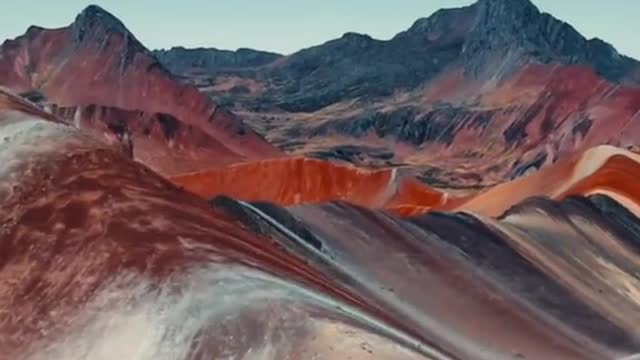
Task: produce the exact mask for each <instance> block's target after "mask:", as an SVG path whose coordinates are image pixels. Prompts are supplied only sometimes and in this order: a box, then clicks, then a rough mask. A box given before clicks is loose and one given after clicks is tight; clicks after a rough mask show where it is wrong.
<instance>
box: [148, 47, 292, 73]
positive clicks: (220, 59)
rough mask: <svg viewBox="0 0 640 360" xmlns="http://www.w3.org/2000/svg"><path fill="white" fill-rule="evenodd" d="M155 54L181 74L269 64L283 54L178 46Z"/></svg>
mask: <svg viewBox="0 0 640 360" xmlns="http://www.w3.org/2000/svg"><path fill="white" fill-rule="evenodd" d="M153 54H154V55H155V56H156V58H158V60H160V62H162V63H163V64H164V65H165V66H166V67H167V68H168V69H169V70H170V71H172V72H174V73H177V74H181V73H187V72H189V71H191V70H193V69H197V70H200V71H208V72H211V73H215V72H218V71H225V70H233V69H240V68H252V67H259V66H262V65H267V64H269V63H271V62H273V61H275V60H277V59H280V58H282V57H283V55H280V54H277V53H273V52H268V51H257V50H252V49H246V48H240V49H238V50H236V51H231V50H219V49H216V48H196V49H186V48H184V47H181V46H178V47H173V48H171V49H169V50H154V51H153Z"/></svg>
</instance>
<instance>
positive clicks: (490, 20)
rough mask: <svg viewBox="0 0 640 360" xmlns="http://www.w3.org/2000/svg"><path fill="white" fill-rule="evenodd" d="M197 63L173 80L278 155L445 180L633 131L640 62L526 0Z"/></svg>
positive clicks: (477, 180)
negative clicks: (389, 32)
mask: <svg viewBox="0 0 640 360" xmlns="http://www.w3.org/2000/svg"><path fill="white" fill-rule="evenodd" d="M161 61H166V63H165V64H166V65H167V66H169V67H171V60H168V59H164V60H161ZM192 70H193V69H192ZM201 70H202V71H200V72H199V73H198V76H197V77H193V76H191V77H190V76H186V78H185V79H183V81H186V82H191V83H193V84H195V85H197V86H199V87H201V89H202V90H203V91H204V92H206V93H208V94H209V95H210V96H211V97H212V98H214V99H217V100H218V101H221V102H224V103H225V104H228V105H229V106H233V109H234V111H235V112H236V113H237V114H239V115H240V116H242V117H243V119H245V121H246V122H247V123H248V124H250V125H251V126H252V127H253V128H254V129H256V131H258V132H259V133H261V134H263V135H264V136H265V137H266V138H267V139H268V140H269V141H270V142H272V143H274V144H276V145H277V146H279V147H280V148H281V149H283V150H285V151H287V152H289V153H292V154H295V155H306V156H313V157H320V158H324V159H331V160H335V161H346V162H351V163H354V164H356V165H360V166H373V167H405V166H409V167H412V168H413V169H415V170H416V175H417V176H419V177H420V178H421V179H423V180H425V181H427V182H429V183H431V184H433V185H437V186H440V187H448V188H450V189H453V188H460V189H470V188H478V187H486V186H490V185H492V184H495V183H498V182H503V181H505V180H509V179H512V178H515V177H519V176H521V175H522V174H524V173H527V172H530V171H535V170H537V169H538V168H540V167H542V166H546V165H549V164H552V163H554V162H556V161H558V160H559V159H561V158H564V157H566V156H570V155H571V154H573V153H576V152H580V151H584V150H586V149H588V148H590V147H593V146H596V145H600V144H612V145H616V146H622V147H626V146H634V145H636V143H637V140H636V139H637V138H638V136H639V135H640V127H639V124H640V123H639V122H638V120H640V119H639V118H638V116H639V115H640V113H639V112H640V90H638V86H640V63H639V62H638V61H636V60H634V59H631V58H629V57H626V56H624V55H621V54H619V53H618V52H617V51H616V50H615V49H614V48H613V46H611V45H610V44H608V43H606V42H604V41H602V40H600V39H586V38H585V37H584V36H582V35H581V34H580V33H578V32H577V31H576V30H575V29H574V28H573V27H572V26H571V25H569V24H567V23H565V22H563V21H561V20H558V19H556V18H554V17H553V16H552V15H550V14H546V13H543V12H541V11H539V9H538V8H537V7H536V6H535V5H534V4H533V3H531V2H530V1H529V0H479V1H478V2H477V3H475V4H473V5H470V6H467V7H462V8H455V9H443V10H439V11H437V12H436V13H434V14H433V15H431V16H429V17H427V18H422V19H419V20H417V21H416V22H415V23H414V24H413V25H412V26H411V27H409V28H408V29H407V30H406V31H403V32H401V33H399V34H397V35H396V36H395V37H393V38H392V39H390V40H387V41H382V40H377V39H373V38H371V37H370V36H367V35H363V34H356V33H347V34H345V35H344V36H342V37H341V38H339V39H335V40H331V41H328V42H326V43H324V44H322V45H319V46H315V47H311V48H308V49H304V50H301V51H299V52H297V53H294V54H292V55H289V56H286V57H282V58H278V59H276V60H274V61H273V62H272V63H270V64H266V65H262V66H259V67H257V68H256V67H251V68H243V69H238V68H234V69H233V70H232V71H226V70H224V69H218V70H216V71H215V72H209V76H205V75H203V74H206V73H207V71H206V70H205V69H201ZM181 75H184V74H181ZM230 89H233V91H229V90H230Z"/></svg>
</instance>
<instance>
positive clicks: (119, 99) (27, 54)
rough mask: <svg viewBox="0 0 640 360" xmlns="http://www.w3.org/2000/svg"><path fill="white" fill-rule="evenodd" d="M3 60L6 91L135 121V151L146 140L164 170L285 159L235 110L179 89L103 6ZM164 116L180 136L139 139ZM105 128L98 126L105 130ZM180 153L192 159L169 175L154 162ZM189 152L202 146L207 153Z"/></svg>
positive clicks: (91, 118)
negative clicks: (176, 151) (155, 146)
mask: <svg viewBox="0 0 640 360" xmlns="http://www.w3.org/2000/svg"><path fill="white" fill-rule="evenodd" d="M0 54H1V56H0V85H3V86H6V87H9V88H11V89H12V90H14V91H16V92H24V93H26V92H39V93H41V94H43V95H44V97H45V98H46V99H45V101H46V102H48V103H51V104H54V105H57V106H61V107H81V108H85V107H91V106H97V107H98V108H104V109H105V110H100V111H92V112H91V113H90V114H86V111H82V113H83V114H84V115H86V116H81V117H82V118H84V119H83V120H84V121H85V122H96V120H98V121H103V122H105V123H107V124H108V123H113V122H114V121H126V122H129V120H133V122H130V125H131V128H133V129H136V130H138V131H133V133H132V134H131V135H133V137H134V139H133V140H134V141H133V142H134V145H135V143H136V142H139V143H140V145H141V146H142V147H143V149H142V150H141V151H140V153H141V156H140V159H139V160H141V161H150V163H149V164H150V165H151V166H152V167H154V168H155V169H156V170H158V171H161V172H166V173H175V172H176V171H179V172H181V171H188V170H191V171H193V170H196V169H202V168H207V167H209V166H210V165H211V164H212V163H214V162H213V161H201V158H200V157H202V158H204V157H214V158H216V157H217V158H218V159H217V160H218V161H215V163H217V164H218V165H224V164H228V163H230V162H237V161H244V160H247V159H257V158H265V157H273V156H278V155H279V151H278V150H277V149H275V148H274V147H273V146H271V145H270V144H268V143H267V142H266V141H264V140H263V139H262V138H261V137H260V136H258V135H257V134H255V133H254V132H253V131H252V130H251V129H249V128H247V127H246V126H245V125H244V124H243V123H242V122H241V121H240V120H239V119H237V118H236V117H235V116H234V115H232V114H231V113H230V112H228V111H226V110H225V109H223V108H221V107H218V106H217V105H216V104H214V103H213V102H212V101H211V100H210V99H209V98H208V97H207V96H205V95H203V94H201V93H200V92H199V91H198V89H196V88H195V87H193V86H190V85H183V84H181V83H179V82H178V81H177V80H176V79H175V78H174V76H173V75H171V74H170V73H169V72H168V71H166V70H165V69H164V68H163V66H162V65H161V64H159V63H158V61H157V60H156V59H155V58H154V57H153V55H152V54H151V53H150V52H149V51H148V50H147V49H145V48H144V46H143V45H142V44H140V43H139V42H138V40H136V39H135V37H134V36H133V35H132V34H131V33H130V32H129V31H128V30H127V29H126V28H125V27H124V25H123V24H122V23H121V22H120V21H119V20H117V19H116V18H114V17H113V16H112V15H110V14H108V13H106V12H105V11H103V10H101V9H100V8H98V7H95V6H92V7H89V8H87V9H86V10H84V11H83V12H82V13H81V14H80V15H79V16H78V17H77V18H76V21H75V22H74V23H73V24H71V25H70V26H68V27H64V28H59V29H43V28H39V27H35V26H33V27H31V28H29V30H28V31H27V33H26V34H25V35H23V36H20V37H18V38H17V39H15V40H7V41H5V42H4V43H3V44H2V46H0ZM107 109H108V110H107ZM119 109H121V110H119ZM138 112H142V113H144V115H142V116H139V115H138ZM115 113H117V114H115ZM157 114H167V115H169V116H171V117H172V120H171V121H172V124H170V125H171V126H170V131H169V132H171V133H175V134H176V136H175V137H170V136H169V139H161V138H160V137H159V136H157V135H152V136H151V137H152V138H153V139H147V138H146V137H147V136H146V135H144V134H142V135H141V134H139V131H140V129H143V128H144V127H145V126H147V127H149V126H150V127H152V128H158V124H153V122H157V121H153V120H152V121H145V119H147V120H148V119H149V118H153V117H157ZM69 115H70V114H69ZM113 117H116V118H119V119H115V120H114V119H113ZM137 120H141V121H140V122H141V123H136V121H137ZM145 122H146V123H147V124H145ZM149 122H151V123H152V124H148V123H149ZM104 127H105V125H96V128H97V129H98V130H102V129H103V128H104ZM152 131H157V129H156V130H152ZM192 135H193V139H191V138H190V137H191V136H192ZM187 136H188V137H189V138H186V137H187ZM137 137H140V138H141V139H139V140H138V139H135V138H137ZM165 137H167V136H165ZM157 142H165V143H166V144H160V146H158V148H159V149H158V153H157V154H149V152H150V151H151V150H152V149H149V146H147V143H157ZM181 147H184V148H187V149H185V150H181V151H182V152H184V153H185V154H181V155H178V156H176V157H175V159H171V160H169V162H170V163H169V164H166V166H167V168H166V169H165V168H164V166H165V164H163V163H162V159H160V160H158V159H149V157H151V156H157V157H160V158H162V157H164V156H165V155H168V154H169V153H170V151H171V150H172V149H173V148H181ZM167 148H169V149H167ZM188 148H198V149H199V150H198V151H199V152H200V154H193V153H194V151H190V149H188ZM134 154H137V152H136V150H135V146H134ZM192 156H193V158H191V157H192ZM169 157H171V156H169ZM173 163H175V164H173ZM179 163H181V164H180V165H179V166H177V164H179Z"/></svg>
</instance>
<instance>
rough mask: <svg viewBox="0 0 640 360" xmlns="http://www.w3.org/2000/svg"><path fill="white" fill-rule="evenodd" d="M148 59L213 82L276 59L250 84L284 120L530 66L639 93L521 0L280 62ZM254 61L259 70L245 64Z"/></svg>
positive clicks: (613, 57) (594, 47) (602, 55)
mask: <svg viewBox="0 0 640 360" xmlns="http://www.w3.org/2000/svg"><path fill="white" fill-rule="evenodd" d="M155 54H156V56H157V57H158V58H159V59H160V61H161V62H162V63H163V64H164V65H165V66H166V67H168V68H169V69H174V70H176V72H177V73H178V74H180V73H181V72H182V70H183V69H184V67H183V66H181V65H182V63H183V62H185V61H188V62H191V63H192V65H196V66H193V67H192V69H193V68H200V69H201V70H203V71H209V72H210V73H214V74H219V73H221V72H224V71H225V70H229V69H233V70H238V69H239V67H253V66H261V65H266V64H268V63H269V59H271V61H276V60H277V61H278V63H277V64H276V65H274V66H271V67H268V68H265V69H264V70H262V71H261V72H259V74H258V75H256V76H255V77H256V78H258V79H266V80H268V81H270V82H272V83H273V86H272V87H271V88H270V90H271V91H270V92H268V93H266V94H265V96H264V100H265V101H266V102H267V103H271V104H276V105H277V106H279V107H281V108H283V109H285V110H288V111H315V110H319V109H321V108H323V107H325V106H328V105H331V104H333V103H336V102H339V101H343V100H346V99H350V98H357V97H361V96H367V97H371V96H388V95H390V94H391V93H393V91H395V90H396V89H412V88H415V87H417V86H420V85H422V84H423V83H424V82H425V81H429V80H431V79H433V78H434V77H435V76H436V75H438V74H439V73H441V72H442V71H446V70H447V69H450V68H452V67H461V68H464V70H465V73H466V74H468V75H469V76H473V77H481V78H491V77H497V78H498V79H502V78H505V77H508V76H509V75H511V74H512V73H513V72H514V71H517V70H518V69H520V68H521V67H522V66H523V65H525V64H527V63H531V62H536V63H542V64H552V63H558V64H565V65H586V66H589V67H591V68H593V69H594V71H595V72H596V73H597V74H598V75H600V76H602V77H604V78H606V79H607V80H609V81H613V82H618V83H622V84H625V85H634V86H637V85H640V62H638V61H636V60H634V59H631V58H629V57H626V56H623V55H620V54H619V53H618V52H617V51H616V50H615V48H614V47H613V46H611V45H610V44H608V43H606V42H604V41H602V40H600V39H591V40H587V39H586V38H585V37H583V36H582V35H580V33H578V32H577V31H576V30H575V29H574V28H573V27H572V26H571V25H569V24H567V23H565V22H563V21H560V20H558V19H556V18H554V17H553V16H551V15H549V14H547V13H542V12H540V11H539V10H538V8H537V7H536V6H535V5H534V4H533V3H531V2H530V1H529V0H480V1H478V2H477V3H475V4H473V5H470V6H467V7H462V8H454V9H443V10H439V11H437V12H435V13H434V14H433V15H431V16H429V17H427V18H422V19H419V20H417V21H416V22H415V23H414V24H413V25H412V26H411V27H410V28H409V29H408V30H406V31H404V32H401V33H399V34H398V35H396V36H395V37H393V38H392V39H391V40H388V41H383V40H376V39H373V38H371V37H370V36H368V35H363V34H357V33H346V34H345V35H344V36H342V37H341V38H339V39H335V40H331V41H328V42H326V43H324V44H322V45H318V46H314V47H311V48H307V49H304V50H301V51H299V52H296V53H294V54H292V55H289V56H286V57H284V58H283V57H281V56H278V55H276V54H269V55H270V56H265V53H263V52H259V51H255V50H244V51H243V53H242V54H241V53H240V52H227V53H225V52H222V51H220V50H209V51H208V52H206V51H205V50H203V49H193V50H187V49H183V48H180V49H178V50H170V51H156V52H155ZM223 55H224V56H223ZM258 55H263V56H260V57H259V59H260V60H264V61H254V62H252V63H250V62H249V59H256V58H258ZM220 59H222V60H220ZM229 59H233V61H230V60H229ZM229 63H233V65H235V66H229ZM197 64H201V65H197ZM245 64H246V65H245Z"/></svg>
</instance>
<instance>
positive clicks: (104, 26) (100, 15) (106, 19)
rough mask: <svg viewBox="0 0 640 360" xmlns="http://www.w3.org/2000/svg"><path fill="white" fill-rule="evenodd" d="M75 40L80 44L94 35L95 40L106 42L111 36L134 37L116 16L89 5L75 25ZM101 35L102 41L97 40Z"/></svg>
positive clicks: (78, 17)
mask: <svg viewBox="0 0 640 360" xmlns="http://www.w3.org/2000/svg"><path fill="white" fill-rule="evenodd" d="M72 28H73V32H74V40H75V41H76V42H78V43H81V42H84V41H85V40H87V37H88V35H92V38H93V39H95V40H104V39H103V38H104V37H105V36H107V35H109V34H113V33H117V34H120V35H123V36H125V37H132V36H133V35H131V33H130V32H129V30H127V28H126V27H125V26H124V24H123V23H122V22H121V21H120V20H118V18H116V17H115V16H113V15H111V14H110V13H109V12H107V11H106V10H104V9H103V8H101V7H99V6H97V5H89V6H88V7H87V8H85V9H84V10H82V12H81V13H80V14H78V16H77V17H76V20H75V21H74V23H73V25H72ZM96 35H99V37H100V39H96Z"/></svg>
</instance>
